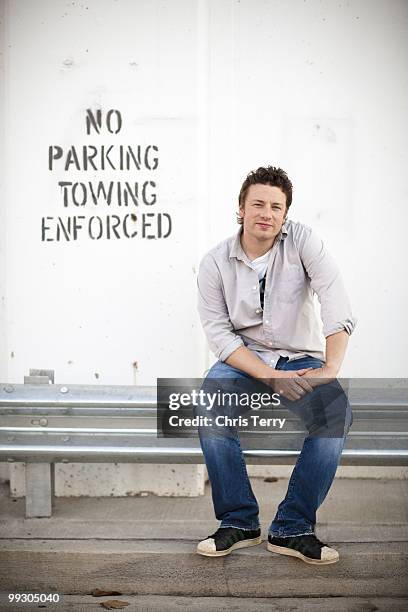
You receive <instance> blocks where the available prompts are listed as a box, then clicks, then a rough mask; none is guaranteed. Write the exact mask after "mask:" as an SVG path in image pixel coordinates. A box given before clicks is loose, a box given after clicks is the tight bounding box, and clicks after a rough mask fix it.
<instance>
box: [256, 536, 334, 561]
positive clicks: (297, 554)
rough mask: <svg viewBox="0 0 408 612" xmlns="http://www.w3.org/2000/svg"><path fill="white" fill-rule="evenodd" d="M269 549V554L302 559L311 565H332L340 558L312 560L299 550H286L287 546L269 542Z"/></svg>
mask: <svg viewBox="0 0 408 612" xmlns="http://www.w3.org/2000/svg"><path fill="white" fill-rule="evenodd" d="M267 549H268V550H269V552H274V553H278V555H288V556H289V557H298V558H299V559H302V561H304V562H305V563H310V564H311V565H330V564H331V563H337V561H338V560H339V557H337V559H325V560H323V561H321V560H320V559H311V558H310V557H305V555H302V553H301V552H299V551H298V550H293V548H286V547H285V546H276V544H271V543H270V542H268V544H267Z"/></svg>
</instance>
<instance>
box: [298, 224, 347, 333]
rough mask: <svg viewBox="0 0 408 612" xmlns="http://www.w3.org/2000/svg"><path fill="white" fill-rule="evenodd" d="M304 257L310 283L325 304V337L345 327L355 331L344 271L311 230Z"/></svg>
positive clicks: (304, 248) (322, 312) (305, 239)
mask: <svg viewBox="0 0 408 612" xmlns="http://www.w3.org/2000/svg"><path fill="white" fill-rule="evenodd" d="M300 256H301V259H302V262H303V265H304V267H305V269H306V272H307V274H308V276H309V278H310V286H311V288H312V289H313V291H314V292H315V293H316V294H317V296H318V299H319V302H320V304H321V312H320V315H321V318H322V321H323V334H324V336H325V337H326V338H327V336H331V335H332V334H335V333H337V332H339V331H342V330H343V329H345V330H346V331H347V332H348V334H351V333H352V332H353V331H354V328H355V326H356V324H357V319H356V318H355V317H354V316H353V315H352V312H351V306H350V302H349V298H348V295H347V293H346V290H345V287H344V284H343V279H342V277H341V274H340V271H339V269H338V267H337V265H336V262H335V261H334V259H333V257H332V256H331V255H330V253H328V251H327V250H326V248H325V246H324V244H323V242H322V240H321V239H320V238H319V237H318V236H317V235H316V234H315V232H314V231H313V230H311V229H310V231H309V232H307V233H306V235H305V237H304V238H303V240H302V243H301V245H300Z"/></svg>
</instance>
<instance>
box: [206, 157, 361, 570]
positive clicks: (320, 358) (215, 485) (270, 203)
mask: <svg viewBox="0 0 408 612" xmlns="http://www.w3.org/2000/svg"><path fill="white" fill-rule="evenodd" d="M291 203H292V183H291V181H290V180H289V178H288V176H287V174H286V172H284V171H283V170H282V169H281V168H275V167H273V166H269V167H266V168H262V167H261V168H258V169H257V170H256V171H253V172H251V173H249V174H248V176H247V178H246V179H245V181H244V183H243V185H242V187H241V191H240V194H239V211H238V223H239V224H240V228H239V230H238V232H237V233H236V234H235V235H233V236H231V237H230V238H228V239H226V240H224V241H222V242H221V243H219V244H218V245H217V246H215V247H214V248H213V249H211V250H210V251H209V252H208V253H207V254H206V255H205V256H204V257H203V259H202V260H201V262H200V267H199V273H198V277H197V286H198V311H199V315H200V319H201V322H202V325H203V329H204V332H205V334H206V337H207V340H208V343H209V346H210V349H211V350H212V352H213V353H214V354H215V356H216V357H217V359H218V361H217V362H216V363H215V364H214V365H213V366H212V368H211V369H210V371H209V372H208V374H207V377H206V379H205V381H204V384H205V385H207V386H208V385H209V384H210V381H212V382H213V383H221V386H222V384H224V386H225V381H226V380H227V379H228V380H230V381H231V380H232V381H235V382H234V384H237V381H239V384H241V385H242V384H243V385H244V386H245V385H248V388H250V387H251V384H252V385H253V383H254V381H260V382H262V384H265V385H267V386H268V385H269V388H270V387H272V389H273V390H274V391H276V392H277V393H279V394H280V396H281V397H282V398H285V400H286V401H287V403H288V405H289V407H291V406H292V407H296V406H298V405H299V404H302V402H303V406H305V405H306V404H305V398H307V397H309V398H311V403H309V408H310V406H312V410H311V411H310V410H309V412H313V414H314V417H313V418H317V420H319V415H318V413H319V410H318V409H317V410H316V406H319V405H320V406H329V407H330V410H331V412H333V410H335V411H336V412H337V414H341V415H342V416H341V418H342V419H343V428H340V433H338V430H339V428H338V427H337V426H336V429H337V433H336V434H335V435H333V433H331V434H330V433H329V434H328V435H324V434H323V435H322V434H319V433H318V434H317V435H316V431H318V432H319V431H322V430H321V429H319V428H317V430H316V427H315V425H314V424H313V423H311V422H310V421H309V423H308V430H309V434H308V435H307V437H306V438H305V440H304V443H303V446H302V450H301V453H300V455H299V457H298V459H297V462H296V465H295V467H294V469H293V472H292V475H291V478H290V480H289V485H288V489H287V493H286V496H285V498H284V499H283V501H282V502H281V503H280V504H279V506H278V509H277V513H276V516H275V518H274V519H273V521H272V523H271V525H270V527H269V532H268V544H267V548H268V550H270V551H271V552H275V553H280V554H284V555H291V556H295V557H298V558H300V559H302V560H303V561H305V562H307V563H313V564H328V563H335V562H336V561H338V559H339V555H338V552H337V551H336V550H334V549H333V548H331V547H330V546H328V545H327V544H325V543H323V542H321V541H320V540H319V539H318V538H317V537H316V535H315V523H316V512H317V509H318V508H319V506H320V505H321V504H322V502H323V501H324V499H325V497H326V495H327V493H328V491H329V489H330V487H331V484H332V482H333V479H334V477H335V473H336V470H337V466H338V464H339V461H340V457H341V453H342V449H343V446H344V442H345V438H346V436H347V433H348V430H349V428H350V425H351V423H352V418H353V417H352V414H351V408H350V405H349V403H348V401H347V398H345V396H344V401H340V402H339V397H341V391H340V392H337V391H336V389H337V390H338V388H339V383H338V381H336V376H337V374H338V371H339V369H340V366H341V363H342V361H343V359H344V355H345V351H346V347H347V343H348V337H349V335H350V334H351V333H352V332H353V330H354V327H355V325H356V319H355V318H354V317H353V316H352V313H351V308H350V304H349V300H348V297H347V294H346V291H345V289H344V286H343V282H342V279H341V276H340V274H339V270H338V267H337V265H336V263H335V262H334V260H333V258H332V257H331V256H330V255H329V253H328V252H327V250H326V248H325V247H324V245H323V243H322V241H321V240H320V238H319V237H318V236H317V235H316V233H315V231H314V230H312V229H311V228H310V227H308V226H307V225H304V224H302V223H298V222H294V221H291V220H288V219H287V214H288V210H289V207H290V205H291ZM314 293H316V294H317V296H318V299H319V302H320V305H321V312H320V318H319V316H318V315H317V313H316V310H315V304H314V299H313V296H314ZM320 319H321V320H320ZM321 322H322V323H323V330H322V329H321ZM222 381H224V383H222ZM323 389H326V392H325V393H326V395H325V393H323ZM327 390H329V394H327ZM333 392H334V395H333ZM330 393H331V394H332V395H331V396H330ZM331 397H335V398H336V400H335V401H334V402H332V400H331V399H330V398H331ZM319 402H320V404H319ZM332 406H336V407H335V408H333V410H332ZM305 410H306V412H307V409H305ZM322 410H323V409H322ZM330 410H329V411H328V414H329V413H330ZM231 411H232V412H233V410H232V408H231V406H217V412H218V414H220V412H221V413H223V412H224V414H230V415H231V414H232V412H231ZM300 412H301V413H302V409H301V410H300ZM300 416H301V417H302V418H305V412H303V414H301V415H300ZM336 420H337V425H338V422H339V419H338V418H335V419H334V421H336ZM340 420H341V419H340ZM217 422H218V423H220V421H217ZM311 427H312V428H314V429H315V431H314V433H313V432H312V430H311ZM319 427H320V426H319ZM199 435H200V442H201V447H202V450H203V454H204V458H205V462H206V465H207V470H208V475H209V478H210V482H211V489H212V499H213V504H214V511H215V515H216V518H217V519H218V520H219V521H221V524H220V527H219V529H218V530H217V531H216V532H215V533H213V534H212V535H210V536H208V537H207V538H206V539H204V540H203V541H202V542H200V543H199V544H198V547H197V552H198V553H200V554H202V555H206V556H222V555H226V554H229V553H230V552H231V551H233V550H234V549H237V548H242V547H247V546H254V545H256V544H259V543H260V542H261V538H260V533H261V531H260V524H259V507H258V503H257V500H256V498H255V496H254V493H253V491H252V488H251V483H250V480H249V478H248V474H247V470H246V465H245V461H244V457H243V454H242V450H241V445H240V442H239V435H238V428H237V427H234V426H225V427H223V426H219V425H217V426H213V427H199Z"/></svg>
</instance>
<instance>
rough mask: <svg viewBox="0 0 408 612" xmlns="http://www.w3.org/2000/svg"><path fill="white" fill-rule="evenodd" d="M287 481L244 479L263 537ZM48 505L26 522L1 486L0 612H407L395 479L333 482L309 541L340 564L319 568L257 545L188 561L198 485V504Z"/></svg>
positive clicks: (406, 566)
mask: <svg viewBox="0 0 408 612" xmlns="http://www.w3.org/2000/svg"><path fill="white" fill-rule="evenodd" d="M272 480H273V479H272ZM287 482H288V481H287V479H277V480H276V481H273V482H265V481H264V480H263V479H261V478H253V479H252V483H253V487H254V492H255V495H256V496H257V499H258V501H259V504H260V510H261V520H262V527H263V533H262V535H263V537H264V538H266V535H267V528H268V525H269V523H270V521H271V520H272V518H273V516H274V514H275V512H276V507H277V505H278V503H279V502H280V501H281V499H282V498H283V497H284V495H285V492H286V488H287ZM55 501H56V506H55V509H54V514H53V517H52V518H50V519H25V518H24V500H23V499H16V500H13V499H11V498H10V497H9V496H8V489H7V487H6V486H5V485H3V486H2V487H0V508H1V510H0V591H1V594H0V608H1V609H4V610H32V609H40V606H41V609H47V610H58V611H65V610H72V611H78V612H81V611H82V610H84V611H85V610H93V609H103V608H102V607H101V602H103V601H106V600H109V599H118V600H120V601H123V602H125V603H128V604H129V605H127V606H126V609H127V610H146V611H149V612H153V611H159V610H160V611H161V610H192V611H194V610H197V611H198V610H200V611H201V610H210V611H213V610H214V611H215V610H217V611H218V610H237V611H239V610H244V609H245V610H249V611H252V610H253V611H254V612H256V611H258V610H282V612H286V611H289V610H292V611H302V612H306V611H309V610H317V608H319V610H332V611H333V612H337V611H340V610H347V611H350V612H351V611H353V612H354V611H356V612H357V611H360V610H372V611H374V610H381V611H382V610H391V611H394V610H397V611H398V610H403V609H404V610H405V609H408V546H407V541H408V481H406V480H386V479H383V480H377V479H376V480H374V479H372V480H371V479H361V480H348V479H337V480H335V481H334V483H333V486H332V488H331V490H330V492H329V495H328V497H327V499H326V500H325V502H324V504H323V505H322V507H321V508H320V510H319V514H318V524H317V529H316V532H317V535H318V536H319V537H320V538H321V539H322V540H323V541H325V542H328V543H330V544H332V545H333V546H335V547H336V548H337V549H338V550H339V552H340V561H339V562H338V563H336V564H334V565H329V566H322V567H315V566H310V565H306V564H305V563H303V562H301V561H300V560H298V559H294V558H289V557H282V556H280V555H275V554H271V553H269V552H267V551H266V548H265V542H263V543H262V544H261V545H259V546H256V547H252V548H249V549H242V550H238V551H236V552H234V553H232V554H231V555H229V556H227V557H223V558H218V559H210V558H206V557H201V556H199V555H197V554H196V553H195V546H196V543H197V541H199V540H200V539H203V538H204V537H206V536H207V535H208V534H210V533H212V532H213V531H215V529H216V528H217V526H218V523H217V521H216V520H215V518H214V516H213V509H212V503H211V495H210V489H209V487H208V486H207V489H206V495H205V496H204V497H199V498H163V497H161V498H159V497H155V496H153V495H149V496H147V497H127V498H56V500H55ZM94 589H102V590H108V591H110V590H113V591H116V592H118V593H119V595H112V596H108V595H107V596H104V597H95V596H93V595H92V594H91V593H92V592H93V590H94ZM10 592H19V593H59V594H60V601H59V603H54V604H52V603H51V604H50V603H44V604H42V605H41V604H38V603H20V604H10V603H9V602H8V593H10Z"/></svg>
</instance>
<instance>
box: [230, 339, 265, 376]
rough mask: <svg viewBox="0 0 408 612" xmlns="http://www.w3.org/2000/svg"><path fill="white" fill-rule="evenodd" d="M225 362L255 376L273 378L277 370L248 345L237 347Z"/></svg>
mask: <svg viewBox="0 0 408 612" xmlns="http://www.w3.org/2000/svg"><path fill="white" fill-rule="evenodd" d="M225 363H228V365H230V366H232V367H233V368H238V370H242V371H243V372H246V373H247V374H249V375H250V376H253V377H254V378H272V377H273V376H274V374H275V372H276V370H274V369H273V368H271V367H270V366H268V365H267V364H266V363H264V362H263V361H262V359H260V357H258V355H256V354H255V353H254V352H253V351H251V350H250V349H249V348H247V347H246V346H240V347H239V348H237V349H236V350H235V351H234V352H233V353H231V355H230V356H229V357H227V359H226V360H225Z"/></svg>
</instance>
